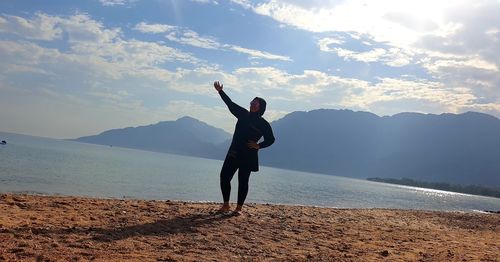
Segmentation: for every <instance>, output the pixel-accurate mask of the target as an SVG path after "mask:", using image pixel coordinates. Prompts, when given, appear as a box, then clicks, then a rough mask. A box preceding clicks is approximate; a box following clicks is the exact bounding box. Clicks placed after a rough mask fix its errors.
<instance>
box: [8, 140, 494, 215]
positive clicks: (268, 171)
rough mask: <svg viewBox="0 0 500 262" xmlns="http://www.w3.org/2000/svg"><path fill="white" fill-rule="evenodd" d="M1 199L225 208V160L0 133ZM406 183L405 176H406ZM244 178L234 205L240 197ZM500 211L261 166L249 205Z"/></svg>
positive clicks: (415, 191)
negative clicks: (27, 196)
mask: <svg viewBox="0 0 500 262" xmlns="http://www.w3.org/2000/svg"><path fill="white" fill-rule="evenodd" d="M0 140H6V141H7V144H6V145H0V193H6V192H17V193H19V192H21V193H40V194H61V195H75V196H91V197H111V198H138V199H157V200H166V199H170V200H187V201H219V202H220V201H221V199H222V197H221V193H220V189H219V172H220V169H221V167H222V161H219V160H211V159H203V158H196V157H188V156H179V155H173V154H165V153H156V152H149V151H142V150H134V149H127V148H120V147H111V146H103V145H92V144H84V143H78V142H73V141H65V140H56V139H48V138H39V137H31V136H24V135H17V134H10V133H1V132H0ZM402 176H404V174H402ZM237 180H238V179H237V175H235V177H234V179H233V181H232V185H233V190H232V195H231V196H232V201H235V199H236V195H237V192H236V191H237V187H238V186H237ZM248 202H254V203H272V204H291V205H311V206H324V207H337V208H397V209H425V210H446V211H456V210H461V211H473V210H500V199H498V198H492V197H482V196H474V195H468V194H461V193H453V192H447V191H440V190H432V189H423V188H417V187H408V186H399V185H391V184H384V183H377V182H371V181H365V180H358V179H351V178H344V177H336V176H331V175H322V174H313V173H307V172H298V171H290V170H285V169H278V168H271V167H261V168H260V171H259V172H257V173H252V175H251V177H250V190H249V194H248V197H247V203H248Z"/></svg>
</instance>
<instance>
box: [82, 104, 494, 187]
mask: <svg viewBox="0 0 500 262" xmlns="http://www.w3.org/2000/svg"><path fill="white" fill-rule="evenodd" d="M271 125H272V127H273V130H274V134H275V137H276V142H275V144H274V145H273V146H271V147H269V148H266V149H264V150H262V151H261V152H260V157H259V158H260V162H261V164H263V165H267V166H273V167H279V168H284V169H293V170H302V171H308V172H317V173H324V174H332V175H338V176H346V177H355V178H367V177H382V178H398V179H399V178H403V177H405V178H411V179H414V180H419V181H429V182H448V183H452V184H478V185H486V186H497V187H498V186H500V120H499V119H498V118H495V117H493V116H490V115H487V114H482V113H475V112H467V113H463V114H441V115H434V114H420V113H400V114H396V115H393V116H383V117H380V116H377V115H375V114H372V113H368V112H354V111H351V110H334V109H318V110H313V111H309V112H293V113H290V114H288V115H286V116H284V117H283V118H281V119H279V120H276V121H274V122H272V123H271ZM228 139H230V134H228V133H226V132H224V131H223V130H222V129H217V128H214V127H211V126H209V125H208V124H205V123H203V122H201V121H198V120H196V119H194V118H191V117H184V118H180V119H178V120H176V121H166V122H160V123H158V124H155V125H150V126H144V127H136V128H124V129H115V130H109V131H106V132H103V133H101V134H99V135H96V136H89V137H82V138H78V139H76V141H80V142H87V143H94V144H104V145H116V146H122V147H131V148H139V149H144V150H152V151H159V152H167V153H175V154H183V155H191V156H198V157H206V158H214V159H223V158H224V156H225V153H226V150H227V148H228V146H229V143H230V140H228Z"/></svg>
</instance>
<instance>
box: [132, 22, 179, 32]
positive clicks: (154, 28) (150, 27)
mask: <svg viewBox="0 0 500 262" xmlns="http://www.w3.org/2000/svg"><path fill="white" fill-rule="evenodd" d="M176 28H177V27H176V26H172V25H165V24H147V23H145V22H140V23H138V24H136V25H135V27H134V28H133V29H134V30H137V31H140V32H143V33H150V34H159V33H165V32H168V31H172V30H174V29H176Z"/></svg>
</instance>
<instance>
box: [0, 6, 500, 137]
mask: <svg viewBox="0 0 500 262" xmlns="http://www.w3.org/2000/svg"><path fill="white" fill-rule="evenodd" d="M498 14H500V0H453V1H452V0H438V1H436V0H432V1H431V0H418V1H407V0H378V1H368V0H335V1H330V0H321V1H320V0H309V1H305V0H304V1H300V0H257V1H251V0H227V1H222V0H178V1H176V0H88V1H65V0H60V1H58V0H51V1H43V0H42V1H24V0H17V1H2V4H1V5H0V130H1V131H4V132H14V133H21V134H28V135H36V136H44V137H52V138H76V137H80V136H85V135H93V134H98V133H100V132H102V131H105V130H109V129H115V128H123V127H129V126H142V125H149V124H154V123H157V122H160V121H171V120H176V119H178V118H180V117H183V116H186V115H187V116H191V117H194V118H197V119H199V120H201V121H203V122H206V123H208V124H210V125H213V126H215V127H219V128H223V129H224V130H226V131H228V132H232V131H233V128H234V124H235V122H236V119H234V117H233V116H232V115H231V114H230V113H229V112H228V110H227V108H226V107H225V105H224V103H223V102H222V100H221V99H220V97H219V96H218V94H217V92H216V91H215V90H214V88H213V82H214V81H215V80H218V81H221V82H222V83H223V84H224V90H225V91H226V93H227V94H228V95H229V96H230V97H231V99H232V100H233V101H234V102H236V103H238V104H239V105H241V106H243V107H245V108H248V107H249V103H250V101H251V100H252V99H253V98H254V97H256V96H259V97H263V98H264V99H266V101H267V111H266V113H265V115H264V117H265V118H266V119H267V120H268V121H269V122H271V121H274V120H277V119H280V118H281V117H283V116H285V115H286V114H288V113H290V112H293V111H310V110H314V109H319V108H328V109H350V110H354V111H368V112H372V113H375V114H377V115H380V116H385V115H394V114H397V113H400V112H420V113H432V114H441V113H463V112H467V111H476V112H483V113H487V114H490V115H493V116H496V117H497V118H498V117H500V71H499V68H500V15H498Z"/></svg>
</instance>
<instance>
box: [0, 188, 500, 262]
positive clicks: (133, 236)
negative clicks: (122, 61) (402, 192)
mask: <svg viewBox="0 0 500 262" xmlns="http://www.w3.org/2000/svg"><path fill="white" fill-rule="evenodd" d="M218 207H219V204H218V203H213V202H210V203H199V202H187V201H172V200H139V199H103V198H90V197H74V196H37V195H23V194H0V261H1V260H7V261H10V260H41V261H53V260H80V259H84V260H98V261H110V260H111V261H123V260H128V261H137V260H141V261H155V260H156V261H158V260H161V261H220V260H278V261H285V260H286V261H290V260H291V261H306V260H313V261H332V260H335V261H366V260H387V259H388V260H405V261H408V260H410V261H412V260H423V261H443V260H446V261H449V260H453V261H455V260H457V261H458V260H464V259H465V260H467V261H470V260H485V261H495V260H497V259H498V257H499V254H500V214H482V213H472V212H470V213H469V212H445V211H424V210H399V209H337V208H325V207H311V206H287V205H272V204H267V205H266V204H253V203H250V204H248V205H245V207H244V210H243V211H244V212H243V215H242V216H230V215H224V214H218V213H216V212H215V211H216V210H217V208H218ZM232 207H233V208H234V207H235V205H234V204H232Z"/></svg>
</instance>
